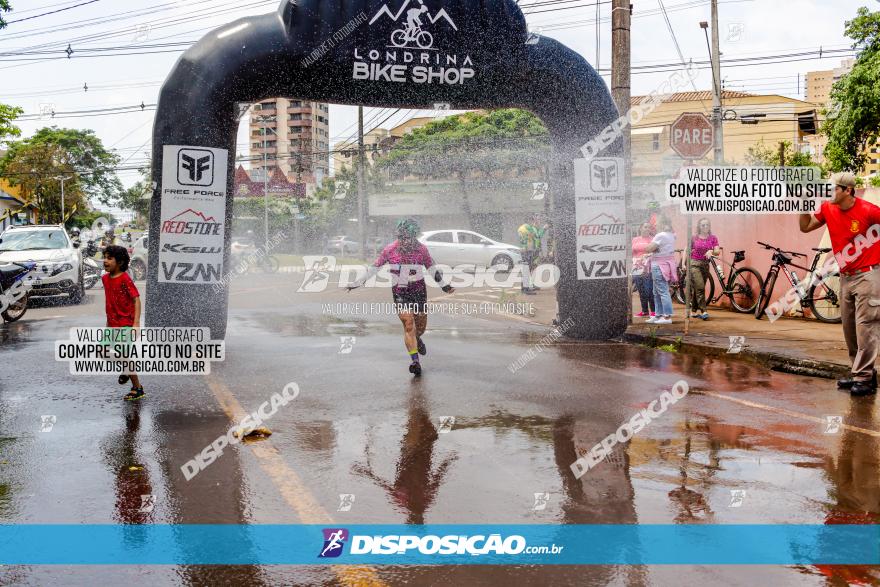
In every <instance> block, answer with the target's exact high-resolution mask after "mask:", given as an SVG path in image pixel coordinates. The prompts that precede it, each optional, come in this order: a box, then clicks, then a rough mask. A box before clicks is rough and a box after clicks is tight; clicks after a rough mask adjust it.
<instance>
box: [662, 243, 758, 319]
mask: <svg viewBox="0 0 880 587" xmlns="http://www.w3.org/2000/svg"><path fill="white" fill-rule="evenodd" d="M675 252H676V253H679V262H678V283H677V284H676V285H675V286H674V287H673V288H672V289H673V291H672V294H673V297H674V298H675V300H676V301H678V303H680V304H684V303H685V284H686V283H687V282H686V281H685V280H686V279H687V263H686V259H685V255H684V254H683V253H684V252H685V251H684V249H676V251H675ZM745 259H746V253H745V251H733V263H731V264H730V266H729V269H728V273H727V277H726V278H725V277H724V269H723V268H722V266H721V265H722V264H724V265H726V263H724V260H723V259H721V258H720V257H710V258H709V266H710V267H711V268H712V270H711V271H710V273H709V278H708V279H706V304H715V303H717V302H719V301H720V300H721V298H723V297H725V296H727V299H729V300H730V307H731V308H733V309H734V310H735V311H737V312H742V313H743V314H748V313H751V312H754V311H755V307H756V306H757V305H758V295H759V294H760V292H761V287H762V285H763V283H764V281H763V279H761V274H760V273H758V271H757V270H755V269H753V268H751V267H740V268H739V269H737V267H736V264H737V263H741V262H742V261H745ZM713 275H714V276H715V279H717V280H718V283H719V284H720V285H721V291H719V292H718V295H717V296H716V295H715V280H714V279H712V276H713Z"/></svg>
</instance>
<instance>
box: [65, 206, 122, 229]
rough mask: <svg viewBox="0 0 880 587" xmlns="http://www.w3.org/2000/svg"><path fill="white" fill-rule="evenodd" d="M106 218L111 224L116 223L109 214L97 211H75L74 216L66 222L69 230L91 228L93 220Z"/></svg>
mask: <svg viewBox="0 0 880 587" xmlns="http://www.w3.org/2000/svg"><path fill="white" fill-rule="evenodd" d="M98 218H106V219H107V220H108V221H109V222H110V223H111V224H112V223H113V222H115V221H116V219H115V218H114V217H113V215H112V214H110V213H109V212H101V211H99V210H77V212H76V214H74V215H73V217H72V218H71V219H70V220H69V221H68V222H67V226H68V227H69V228H73V227H76V228H91V227H92V224H94V222H95V220H97V219H98Z"/></svg>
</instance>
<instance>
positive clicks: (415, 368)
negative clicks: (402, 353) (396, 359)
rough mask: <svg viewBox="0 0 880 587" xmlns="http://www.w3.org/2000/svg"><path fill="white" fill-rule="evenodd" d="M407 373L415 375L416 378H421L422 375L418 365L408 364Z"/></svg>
mask: <svg viewBox="0 0 880 587" xmlns="http://www.w3.org/2000/svg"><path fill="white" fill-rule="evenodd" d="M409 372H410V373H412V374H413V375H415V376H416V377H421V375H422V366H421V365H420V364H418V363H410V365H409Z"/></svg>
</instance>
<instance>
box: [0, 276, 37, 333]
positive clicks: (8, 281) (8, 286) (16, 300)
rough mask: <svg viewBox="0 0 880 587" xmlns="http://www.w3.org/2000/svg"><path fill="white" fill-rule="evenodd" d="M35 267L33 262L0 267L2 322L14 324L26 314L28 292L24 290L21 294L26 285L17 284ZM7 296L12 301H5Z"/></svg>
mask: <svg viewBox="0 0 880 587" xmlns="http://www.w3.org/2000/svg"><path fill="white" fill-rule="evenodd" d="M36 267H37V264H36V263H34V262H33V261H25V262H23V263H10V264H9V265H0V296H2V298H0V300H2V301H0V307H2V308H3V311H2V312H0V316H3V321H4V322H15V321H16V320H18V319H20V318H21V317H22V316H24V313H25V312H27V306H28V297H29V296H28V291H27V289H25V291H24V292H21V288H23V287H26V284H24V283H21V284H20V285H19V282H23V281H24V280H25V278H26V277H27V275H28V273H30V272H31V271H33V270H34V269H36ZM7 296H9V298H13V299H7Z"/></svg>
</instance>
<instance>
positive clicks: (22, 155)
mask: <svg viewBox="0 0 880 587" xmlns="http://www.w3.org/2000/svg"><path fill="white" fill-rule="evenodd" d="M10 153H11V151H10ZM68 155H69V154H68V153H67V152H66V151H65V150H64V149H63V148H62V147H60V146H59V145H55V144H51V143H16V144H15V154H14V157H9V156H7V157H6V158H4V159H3V160H2V161H0V174H2V175H4V176H6V177H7V178H8V179H9V183H10V184H12V185H14V186H19V187H20V188H21V195H22V198H23V199H24V201H25V202H27V203H29V204H33V205H35V206H36V207H37V209H38V210H39V213H40V216H41V219H42V221H43V222H46V223H60V222H61V178H62V177H65V178H67V179H66V180H65V181H64V208H65V212H70V211H71V210H73V207H74V206H76V207H77V208H79V209H83V208H85V206H84V200H83V190H82V183H81V181H80V176H79V175H77V174H70V173H65V171H66V170H67V169H70V158H69V156H68Z"/></svg>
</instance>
